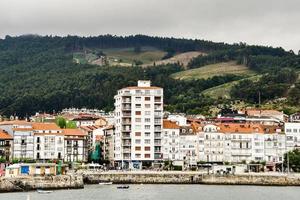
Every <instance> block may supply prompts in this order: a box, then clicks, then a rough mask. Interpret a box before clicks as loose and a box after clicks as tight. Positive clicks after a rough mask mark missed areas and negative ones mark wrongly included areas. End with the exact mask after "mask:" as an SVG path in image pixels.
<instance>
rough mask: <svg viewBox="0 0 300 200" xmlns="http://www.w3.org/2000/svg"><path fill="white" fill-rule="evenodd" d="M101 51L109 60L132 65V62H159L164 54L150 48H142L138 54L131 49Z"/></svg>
mask: <svg viewBox="0 0 300 200" xmlns="http://www.w3.org/2000/svg"><path fill="white" fill-rule="evenodd" d="M102 51H103V53H104V54H105V55H106V56H107V57H108V59H109V60H112V61H115V60H118V61H117V62H120V63H130V64H132V63H133V62H134V60H138V61H141V62H142V63H144V64H147V63H152V62H155V61H158V60H161V59H162V57H164V55H165V54H166V52H164V51H161V50H157V49H154V48H150V47H143V48H142V49H141V52H139V53H137V52H134V49H133V48H121V49H102Z"/></svg>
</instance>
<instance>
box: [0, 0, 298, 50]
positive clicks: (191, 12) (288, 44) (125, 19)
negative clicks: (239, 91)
mask: <svg viewBox="0 0 300 200" xmlns="http://www.w3.org/2000/svg"><path fill="white" fill-rule="evenodd" d="M29 33H32V34H41V35H68V34H70V35H81V36H90V35H101V34H116V35H129V34H147V35H155V36H168V37H171V36H173V37H180V38H181V37H184V38H198V39H206V40H213V41H221V42H228V43H234V42H240V41H243V42H247V43H248V44H262V45H269V46H274V47H277V46H282V47H284V48H285V49H287V50H289V49H293V50H294V51H297V52H298V50H299V49H300V0H0V37H1V38H3V37H4V36H5V35H22V34H29Z"/></svg>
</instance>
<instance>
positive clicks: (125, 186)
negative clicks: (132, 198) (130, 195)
mask: <svg viewBox="0 0 300 200" xmlns="http://www.w3.org/2000/svg"><path fill="white" fill-rule="evenodd" d="M128 188H129V185H121V186H118V187H117V189H128Z"/></svg>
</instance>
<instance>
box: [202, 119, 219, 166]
mask: <svg viewBox="0 0 300 200" xmlns="http://www.w3.org/2000/svg"><path fill="white" fill-rule="evenodd" d="M200 135H201V137H203V138H204V156H201V161H206V162H223V161H224V143H225V134H224V133H222V132H220V128H219V127H218V126H217V125H215V124H207V125H205V126H203V129H202V132H201V133H200ZM203 159H204V160H203Z"/></svg>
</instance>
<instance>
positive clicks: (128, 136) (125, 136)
mask: <svg viewBox="0 0 300 200" xmlns="http://www.w3.org/2000/svg"><path fill="white" fill-rule="evenodd" d="M122 138H123V139H130V134H126V133H123V134H122Z"/></svg>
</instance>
